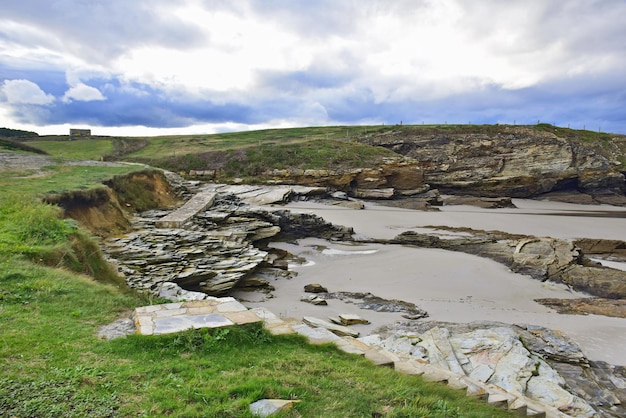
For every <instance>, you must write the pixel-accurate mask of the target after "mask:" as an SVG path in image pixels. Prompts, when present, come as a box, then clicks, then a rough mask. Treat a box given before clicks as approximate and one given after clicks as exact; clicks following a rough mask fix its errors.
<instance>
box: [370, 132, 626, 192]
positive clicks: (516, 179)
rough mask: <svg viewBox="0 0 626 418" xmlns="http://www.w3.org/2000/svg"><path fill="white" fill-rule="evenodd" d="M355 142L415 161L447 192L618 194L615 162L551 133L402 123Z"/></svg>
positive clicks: (622, 186)
mask: <svg viewBox="0 0 626 418" xmlns="http://www.w3.org/2000/svg"><path fill="white" fill-rule="evenodd" d="M359 141H360V142H363V143H367V144H369V145H374V146H382V147H385V148H388V149H390V150H393V151H395V152H397V153H399V154H402V155H404V156H407V157H410V158H412V159H414V160H415V161H416V162H417V166H418V167H419V169H420V170H421V172H422V175H423V179H424V182H425V183H427V184H429V185H430V186H431V187H433V188H437V189H439V190H441V191H442V192H444V193H449V194H468V195H476V196H488V197H495V196H510V197H520V198H521V197H533V196H537V195H540V194H543V193H548V192H555V191H577V192H582V193H587V194H592V195H598V194H601V195H618V196H623V195H624V191H625V189H626V187H625V182H624V174H623V173H622V172H620V165H619V164H618V163H617V162H615V161H611V159H610V158H608V157H607V156H605V155H602V154H601V153H599V152H597V149H594V148H593V147H591V146H585V145H583V144H582V143H581V142H580V141H577V140H573V139H571V138H566V137H565V138H564V137H560V136H558V135H557V134H555V133H554V132H548V131H541V130H537V129H530V128H525V127H501V128H499V129H498V130H494V131H493V132H481V133H472V132H471V131H470V132H462V133H458V132H455V131H451V132H450V133H447V132H445V131H440V132H434V133H433V132H427V131H425V130H423V129H419V128H418V127H416V128H411V127H406V128H405V127H403V128H402V129H398V130H395V131H389V132H385V133H378V134H371V135H368V136H367V137H363V138H360V139H359Z"/></svg>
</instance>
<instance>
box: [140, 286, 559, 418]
mask: <svg viewBox="0 0 626 418" xmlns="http://www.w3.org/2000/svg"><path fill="white" fill-rule="evenodd" d="M133 318H134V321H135V326H136V329H137V332H138V333H139V334H143V335H155V334H169V333H175V332H180V331H184V330H187V329H190V328H221V327H228V326H234V325H243V324H249V323H255V322H263V324H264V326H265V328H266V329H267V330H268V331H269V332H270V333H272V334H273V335H280V334H293V333H298V334H301V335H304V336H305V337H307V339H308V340H309V342H310V343H312V344H323V343H332V344H335V345H336V346H337V348H339V349H340V350H342V351H344V352H347V353H351V354H357V355H362V356H364V357H365V358H367V359H368V360H370V361H371V362H372V363H373V364H375V365H377V366H383V367H392V368H394V369H395V370H397V371H398V372H400V373H407V374H411V375H421V376H422V377H423V378H424V380H427V381H430V382H441V383H446V384H447V385H448V386H450V387H451V388H454V389H458V390H465V392H466V394H467V395H468V396H473V397H477V398H480V399H482V400H484V401H485V402H487V403H489V404H493V405H496V406H499V407H503V408H507V409H509V410H511V411H513V412H515V413H516V415H519V416H532V417H546V418H566V417H569V415H566V414H564V413H562V412H561V411H559V410H558V409H556V408H554V407H551V406H547V405H543V404H540V403H538V402H536V401H534V400H532V399H530V398H527V397H525V396H523V395H522V394H519V393H512V392H508V391H506V390H504V389H502V388H500V387H499V386H496V385H492V384H486V383H483V382H481V381H478V380H474V379H471V378H469V377H467V376H466V375H464V374H457V373H454V372H451V371H449V370H444V369H441V368H438V367H436V366H433V365H430V364H428V363H426V362H424V361H422V360H418V359H415V358H411V357H410V356H402V355H397V354H393V353H391V352H389V351H387V350H384V349H381V348H379V347H373V346H369V345H367V344H365V343H364V342H362V341H359V340H357V339H356V338H353V337H348V336H344V337H340V336H338V335H335V334H333V333H332V332H331V331H329V330H327V329H325V328H313V327H311V326H309V325H307V324H304V323H301V322H300V321H297V320H295V319H285V320H283V319H281V318H279V317H278V316H276V315H274V314H273V313H272V312H270V311H268V310H267V309H265V308H253V309H250V310H248V309H247V308H246V307H245V306H243V305H242V304H241V303H239V302H238V301H237V300H235V299H234V298H232V297H224V298H216V297H210V298H208V299H205V300H196V301H189V302H175V303H167V304H163V305H150V306H144V307H140V308H137V309H135V312H134V316H133Z"/></svg>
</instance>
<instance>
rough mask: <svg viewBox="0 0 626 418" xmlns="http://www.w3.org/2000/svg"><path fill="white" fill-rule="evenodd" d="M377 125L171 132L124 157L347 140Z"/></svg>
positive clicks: (151, 157)
mask: <svg viewBox="0 0 626 418" xmlns="http://www.w3.org/2000/svg"><path fill="white" fill-rule="evenodd" d="M379 129H381V127H380V126H329V127H325V126H321V127H304V128H289V129H264V130H257V131H245V132H230V133H221V134H211V135H174V136H157V137H139V138H135V139H137V140H145V141H147V142H148V144H147V146H145V147H144V148H142V149H141V150H139V151H136V152H133V153H130V154H127V155H126V156H125V158H130V159H131V160H132V159H161V158H165V157H176V156H181V155H188V154H199V153H203V152H208V151H226V150H234V149H239V148H246V147H251V146H261V145H281V144H282V145H284V144H298V143H303V142H308V141H316V140H320V139H342V140H343V139H349V138H354V137H355V136H356V135H362V134H363V133H364V132H368V131H370V132H371V131H374V130H379Z"/></svg>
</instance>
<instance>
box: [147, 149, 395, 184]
mask: <svg viewBox="0 0 626 418" xmlns="http://www.w3.org/2000/svg"><path fill="white" fill-rule="evenodd" d="M385 157H398V154H396V153H394V152H393V151H390V150H387V149H385V148H382V147H372V146H369V145H363V144H359V143H356V142H351V141H338V140H332V139H331V140H327V139H317V140H315V141H307V142H300V143H285V144H279V145H260V146H256V145H254V146H249V147H246V148H242V149H238V150H228V151H212V152H206V153H200V154H188V155H183V156H179V157H171V158H164V159H159V160H151V161H149V162H150V163H151V164H152V165H156V166H159V167H163V168H165V169H168V170H171V171H188V170H219V172H220V176H221V177H225V178H232V177H243V178H246V179H249V180H250V181H255V179H256V180H258V179H260V177H259V176H260V175H261V174H263V173H264V172H266V171H268V170H272V169H287V168H299V169H329V170H332V169H338V168H344V169H346V168H356V167H368V166H375V165H377V164H379V163H380V162H381V161H382V160H383V159H384V158H385Z"/></svg>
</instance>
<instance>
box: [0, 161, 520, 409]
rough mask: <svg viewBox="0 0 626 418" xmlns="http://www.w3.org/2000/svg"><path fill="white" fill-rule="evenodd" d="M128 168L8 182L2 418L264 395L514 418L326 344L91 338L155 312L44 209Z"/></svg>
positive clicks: (2, 197) (210, 403)
mask: <svg viewBox="0 0 626 418" xmlns="http://www.w3.org/2000/svg"><path fill="white" fill-rule="evenodd" d="M131 169H133V168H132V167H124V170H131ZM124 170H120V168H119V167H67V166H58V167H49V168H47V170H46V172H45V173H43V175H41V173H39V174H40V176H37V177H30V178H17V177H16V175H15V173H13V174H12V173H7V172H4V173H3V175H2V180H1V181H0V323H1V324H2V332H1V333H0V369H1V370H2V373H1V374H0V416H6V417H35V416H36V417H58V416H64V417H84V416H89V417H117V416H123V417H126V416H180V417H191V416H211V417H246V416H250V413H249V412H248V405H249V404H250V403H252V402H253V401H256V400H258V399H261V398H265V397H279V398H293V399H298V400H301V401H302V402H301V403H299V404H297V406H296V407H295V409H294V410H293V411H291V412H287V413H284V414H283V415H282V416H284V417H300V416H307V417H309V416H324V417H371V416H384V417H442V418H443V417H499V416H502V417H504V416H510V415H509V413H508V412H506V411H504V410H499V409H494V408H492V407H490V406H488V405H486V404H484V403H482V402H480V401H478V400H475V399H472V398H468V397H466V396H465V395H464V393H463V392H461V391H454V390H451V389H448V388H447V387H445V386H444V385H440V384H429V383H425V382H424V381H423V380H422V379H421V378H420V377H415V376H404V375H400V374H398V373H396V372H394V371H393V370H390V369H386V368H376V367H374V366H373V365H371V364H370V363H369V362H367V361H366V360H364V359H362V358H359V357H357V356H354V355H349V354H346V353H343V352H340V351H338V350H337V349H336V348H334V347H333V346H327V345H321V346H313V345H309V344H306V343H305V340H304V339H303V338H300V337H298V336H282V337H274V336H271V335H269V334H268V333H267V332H266V331H265V330H264V329H263V328H262V327H260V326H259V325H253V326H247V327H241V328H228V329H221V330H215V331H207V330H194V331H188V332H185V333H180V334H176V335H166V336H139V335H133V336H130V337H126V338H121V339H117V340H112V341H105V340H102V339H99V338H98V337H97V331H98V329H99V327H100V326H102V325H105V324H108V323H111V322H112V321H114V320H115V319H118V318H120V317H127V316H128V315H129V313H130V312H131V310H132V309H133V308H135V307H137V306H142V305H146V304H150V303H158V302H159V301H158V300H153V299H152V298H151V297H150V296H148V295H143V294H136V293H134V292H131V291H130V290H129V289H128V288H127V287H126V286H125V285H124V284H123V283H122V282H120V281H119V280H116V279H115V278H114V276H115V273H114V272H112V271H111V270H110V268H108V266H106V264H103V260H102V256H101V255H100V253H99V251H98V247H97V245H96V244H95V243H94V240H93V239H92V238H91V237H89V236H88V235H87V234H86V233H84V232H82V231H81V230H80V229H79V228H78V227H77V226H76V224H75V223H73V222H72V221H70V220H64V219H61V217H60V211H59V209H58V208H57V207H55V206H53V205H50V204H44V203H42V201H41V199H40V198H41V196H43V195H44V194H45V193H49V192H51V191H54V192H60V191H63V190H68V189H70V190H71V189H72V188H76V189H83V190H88V189H90V188H92V187H95V186H96V185H99V184H100V183H101V181H102V180H104V179H106V178H110V177H111V176H113V175H114V174H120V172H121V171H124ZM22 174H23V173H20V176H21V175H22ZM18 177H19V176H18ZM118 279H119V278H118Z"/></svg>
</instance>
